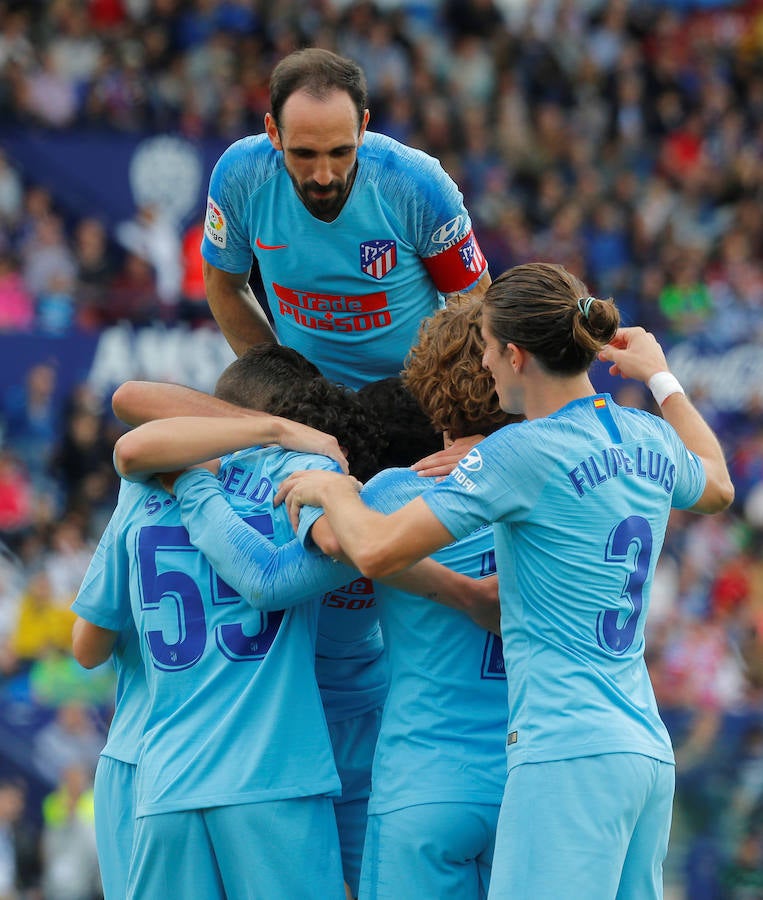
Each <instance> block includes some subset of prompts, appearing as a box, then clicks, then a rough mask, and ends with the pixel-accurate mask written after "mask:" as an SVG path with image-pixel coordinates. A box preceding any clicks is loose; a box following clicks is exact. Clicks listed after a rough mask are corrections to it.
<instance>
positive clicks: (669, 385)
mask: <svg viewBox="0 0 763 900" xmlns="http://www.w3.org/2000/svg"><path fill="white" fill-rule="evenodd" d="M647 386H648V387H649V390H650V391H651V392H652V396H653V397H654V399H655V400H656V401H657V404H658V406H662V404H663V403H664V402H665V401H666V400H667V399H668V397H669V396H670V395H671V394H684V393H685V391H684V389H683V388H682V387H681V382H680V381H679V380H678V379H677V378H676V376H675V375H674V374H673V373H672V372H656V373H655V374H654V375H652V377H651V378H650V379H649V381H648V382H647Z"/></svg>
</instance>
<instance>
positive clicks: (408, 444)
mask: <svg viewBox="0 0 763 900" xmlns="http://www.w3.org/2000/svg"><path fill="white" fill-rule="evenodd" d="M358 395H359V397H360V399H361V401H362V402H363V405H364V407H365V408H366V411H367V412H368V413H369V414H374V415H375V416H376V418H377V419H378V420H379V422H380V425H381V429H382V441H381V447H380V450H379V468H380V469H391V468H398V467H401V466H410V465H411V464H412V463H414V462H416V461H417V460H419V459H423V458H424V457H425V456H429V455H430V454H431V453H436V452H437V451H438V450H442V435H441V434H439V433H438V432H437V431H435V429H434V428H433V427H432V423H431V422H430V421H429V417H428V416H427V414H426V413H425V412H424V410H423V409H422V408H421V406H420V405H419V403H418V401H417V400H416V399H415V398H414V397H413V396H412V395H411V392H410V391H409V390H408V389H407V388H406V387H405V386H404V385H403V381H402V378H401V377H400V376H399V375H393V376H391V377H389V378H381V379H379V381H372V382H371V383H370V384H364V385H363V387H361V388H360V389H359V390H358Z"/></svg>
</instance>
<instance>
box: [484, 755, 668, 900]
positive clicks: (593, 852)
mask: <svg viewBox="0 0 763 900" xmlns="http://www.w3.org/2000/svg"><path fill="white" fill-rule="evenodd" d="M674 788H675V767H674V766H672V765H670V764H669V763H665V762H660V761H659V760H656V759H652V758H651V757H649V756H643V755H641V754H637V753H609V754H603V755H601V756H586V757H579V758H577V759H567V760H560V761H558V762H546V763H526V764H523V765H519V766H516V767H514V768H513V769H511V771H510V772H509V775H508V779H507V782H506V789H505V792H504V800H503V804H502V806H501V816H500V819H499V822H498V836H497V838H496V847H495V858H494V861H493V873H492V877H491V882H490V894H489V897H490V900H505V898H508V897H511V898H512V900H559V898H560V897H565V898H568V900H613V898H616V900H659V898H661V897H662V863H663V860H664V859H665V855H666V853H667V849H668V837H669V833H670V822H671V816H672V808H673V792H674Z"/></svg>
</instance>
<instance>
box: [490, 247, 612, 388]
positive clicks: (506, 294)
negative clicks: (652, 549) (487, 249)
mask: <svg viewBox="0 0 763 900" xmlns="http://www.w3.org/2000/svg"><path fill="white" fill-rule="evenodd" d="M483 307H484V316H485V324H486V325H487V327H488V329H489V330H490V333H491V334H493V335H494V336H495V337H496V338H497V340H498V341H499V342H500V343H501V344H502V345H504V346H505V345H506V344H516V345H517V346H518V347H522V348H523V349H524V350H529V352H530V353H532V354H533V356H534V357H535V358H536V359H537V361H538V362H539V364H540V365H541V366H542V367H543V368H544V369H545V370H546V371H547V372H550V373H553V374H555V375H578V374H580V373H581V372H585V371H587V370H588V369H589V368H590V366H591V363H593V361H594V359H595V358H596V355H597V353H598V352H599V350H601V348H602V347H603V346H604V345H605V344H607V343H609V341H611V340H612V338H613V337H614V336H615V332H616V331H617V329H618V326H619V324H620V313H619V312H618V310H617V307H616V306H615V304H614V301H613V300H612V299H611V298H610V299H608V300H600V299H598V298H596V297H589V295H588V288H587V287H586V286H585V284H584V283H583V282H582V281H581V280H580V279H579V278H577V277H576V276H575V275H573V274H572V273H571V272H568V271H567V269H565V268H564V266H560V265H556V264H553V263H525V264H524V265H521V266H514V267H513V268H511V269H508V270H507V271H506V272H504V273H503V274H502V275H499V277H498V278H496V280H495V281H494V282H493V283H492V284H491V285H490V287H489V288H488V289H487V291H486V292H485V296H484V298H483Z"/></svg>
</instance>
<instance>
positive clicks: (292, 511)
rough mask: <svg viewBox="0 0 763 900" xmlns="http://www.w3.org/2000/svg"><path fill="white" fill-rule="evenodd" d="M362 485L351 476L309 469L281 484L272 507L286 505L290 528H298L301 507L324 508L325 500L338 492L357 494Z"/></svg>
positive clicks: (297, 473) (294, 473)
mask: <svg viewBox="0 0 763 900" xmlns="http://www.w3.org/2000/svg"><path fill="white" fill-rule="evenodd" d="M362 486H363V485H362V484H361V483H360V482H359V481H358V480H357V478H353V477H352V476H351V475H342V474H340V473H339V472H326V471H323V470H321V469H309V470H307V471H302V472H292V474H291V475H289V477H288V478H286V479H285V480H284V481H282V482H281V485H280V487H279V488H278V493H277V494H276V495H275V498H274V500H273V505H274V506H278V505H279V504H281V503H285V504H286V509H287V510H288V512H289V519H290V520H291V524H292V527H293V528H294V530H295V531H296V530H297V527H298V526H299V511H300V509H302V507H303V506H325V505H326V503H325V498H326V497H327V496H329V495H330V494H333V493H335V492H339V491H347V490H352V491H353V492H355V493H357V492H358V491H359V490H360V489H361V487H362Z"/></svg>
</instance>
